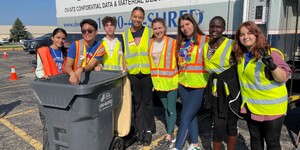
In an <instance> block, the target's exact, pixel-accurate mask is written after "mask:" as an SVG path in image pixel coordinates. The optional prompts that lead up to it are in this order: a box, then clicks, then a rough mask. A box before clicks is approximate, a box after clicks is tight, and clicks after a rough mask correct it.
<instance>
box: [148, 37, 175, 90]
mask: <svg viewBox="0 0 300 150" xmlns="http://www.w3.org/2000/svg"><path fill="white" fill-rule="evenodd" d="M153 45H154V39H152V40H151V43H150V48H149V60H150V70H151V79H152V83H153V87H154V89H155V90H157V91H170V90H175V89H177V88H178V68H177V64H176V57H175V55H176V54H175V52H176V49H175V48H176V40H175V39H172V38H170V37H166V39H165V43H164V46H163V49H162V51H161V55H160V59H159V63H158V64H157V65H156V64H155V62H154V60H153V57H152V51H153Z"/></svg>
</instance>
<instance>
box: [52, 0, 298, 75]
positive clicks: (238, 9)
mask: <svg viewBox="0 0 300 150" xmlns="http://www.w3.org/2000/svg"><path fill="white" fill-rule="evenodd" d="M298 1H300V0H101V1H99V0H56V9H57V14H56V15H57V20H58V21H57V22H58V26H59V27H62V28H64V29H66V30H67V31H68V33H78V34H80V27H79V23H80V21H81V20H82V19H85V18H91V19H94V20H95V21H97V23H98V25H99V29H98V31H99V34H102V35H103V34H104V30H103V26H102V24H101V19H102V18H103V17H105V16H114V17H116V19H117V21H118V23H117V30H116V34H120V33H121V32H123V31H125V30H126V29H127V28H129V27H130V26H131V22H130V14H131V11H132V9H133V8H134V7H136V6H140V7H143V8H144V9H145V12H146V14H145V20H144V22H143V25H145V26H150V25H151V21H152V20H153V19H154V18H156V17H162V18H163V19H164V20H165V22H166V25H167V28H168V29H167V30H168V34H171V35H176V34H177V26H178V24H177V21H178V18H179V16H180V15H182V14H184V13H191V14H193V16H194V18H195V19H196V21H197V22H198V24H199V26H200V28H201V29H202V30H203V31H204V32H205V33H208V24H209V21H210V19H211V18H213V17H214V16H222V17H223V18H224V19H225V21H226V31H225V34H227V35H228V37H229V38H232V37H233V36H234V34H235V32H236V29H237V28H238V26H239V24H240V23H242V22H244V21H247V20H252V21H254V22H255V23H257V24H259V26H260V27H261V29H263V31H264V33H265V34H266V36H267V37H268V41H269V43H271V45H272V46H273V47H277V48H278V49H280V50H281V51H282V52H283V53H284V54H285V57H286V60H287V61H288V62H289V63H291V64H292V60H293V59H298V57H297V56H300V51H299V48H297V47H299V40H298V33H299V32H298V30H299V27H298V26H297V22H298V18H299V15H298V14H299V9H298V6H299V5H298ZM296 29H297V30H296ZM293 56H296V57H293ZM298 64H299V65H298ZM298 64H297V63H296V66H297V65H298V67H296V68H300V63H298ZM299 70H300V69H299ZM299 72H300V71H299ZM296 76H297V78H300V73H299V74H294V77H296Z"/></svg>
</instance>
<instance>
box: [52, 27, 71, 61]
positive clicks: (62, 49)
mask: <svg viewBox="0 0 300 150" xmlns="http://www.w3.org/2000/svg"><path fill="white" fill-rule="evenodd" d="M58 33H63V34H64V35H65V36H66V38H67V32H66V30H65V29H63V28H56V29H54V30H53V32H52V35H51V37H54V36H55V35H56V34H58ZM60 49H61V51H62V53H63V55H64V56H67V48H65V46H64V45H63V46H62V47H61V48H60Z"/></svg>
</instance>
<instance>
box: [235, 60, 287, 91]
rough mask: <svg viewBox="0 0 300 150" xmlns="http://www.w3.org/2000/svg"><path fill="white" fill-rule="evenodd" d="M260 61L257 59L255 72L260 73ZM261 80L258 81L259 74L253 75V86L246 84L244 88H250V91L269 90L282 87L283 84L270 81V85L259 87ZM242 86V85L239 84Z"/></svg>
mask: <svg viewBox="0 0 300 150" xmlns="http://www.w3.org/2000/svg"><path fill="white" fill-rule="evenodd" d="M262 64H263V63H262V61H261V59H259V60H258V61H257V63H256V67H255V72H260V70H261V69H262ZM260 83H261V79H260V74H259V73H255V75H254V84H251V83H246V84H245V85H244V86H245V87H246V88H250V89H252V90H270V89H273V88H277V87H278V86H282V85H283V84H284V83H280V82H276V81H271V83H270V84H265V85H261V84H260ZM241 84H243V83H241Z"/></svg>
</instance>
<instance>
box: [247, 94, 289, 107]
mask: <svg viewBox="0 0 300 150" xmlns="http://www.w3.org/2000/svg"><path fill="white" fill-rule="evenodd" d="M287 99H288V98H287V96H284V97H280V98H275V99H272V100H266V99H253V98H248V101H247V103H252V104H263V105H271V104H280V103H283V102H286V100H287Z"/></svg>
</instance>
